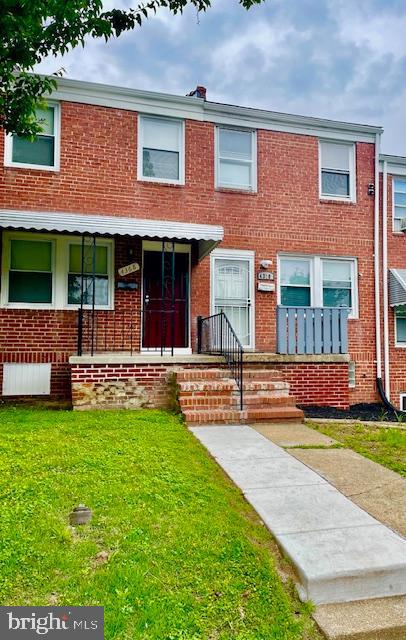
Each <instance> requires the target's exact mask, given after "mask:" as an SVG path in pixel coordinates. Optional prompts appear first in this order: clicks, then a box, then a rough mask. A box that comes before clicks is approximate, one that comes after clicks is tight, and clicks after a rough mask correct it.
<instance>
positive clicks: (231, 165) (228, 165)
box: [219, 160, 251, 189]
mask: <svg viewBox="0 0 406 640" xmlns="http://www.w3.org/2000/svg"><path fill="white" fill-rule="evenodd" d="M219 185H222V186H229V187H236V188H243V189H249V188H250V187H251V165H248V164H241V163H239V162H232V161H230V160H220V176H219Z"/></svg>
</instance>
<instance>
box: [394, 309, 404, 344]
mask: <svg viewBox="0 0 406 640" xmlns="http://www.w3.org/2000/svg"><path fill="white" fill-rule="evenodd" d="M395 342H396V346H398V347H406V306H400V307H397V308H396V309H395Z"/></svg>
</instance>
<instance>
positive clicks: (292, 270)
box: [280, 258, 310, 285]
mask: <svg viewBox="0 0 406 640" xmlns="http://www.w3.org/2000/svg"><path fill="white" fill-rule="evenodd" d="M280 278H281V282H282V283H283V284H302V285H309V284H310V262H309V260H295V259H294V258H292V259H286V258H284V259H283V260H281V275H280Z"/></svg>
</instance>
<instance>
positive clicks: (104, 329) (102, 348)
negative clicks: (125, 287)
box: [77, 308, 136, 356]
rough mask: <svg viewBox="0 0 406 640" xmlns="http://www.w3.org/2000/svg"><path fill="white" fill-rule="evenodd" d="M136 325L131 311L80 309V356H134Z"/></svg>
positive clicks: (78, 350)
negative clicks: (115, 353)
mask: <svg viewBox="0 0 406 640" xmlns="http://www.w3.org/2000/svg"><path fill="white" fill-rule="evenodd" d="M135 329H136V323H135V322H134V314H133V313H132V311H131V310H123V311H121V310H120V311H117V310H112V311H105V310H102V309H82V308H79V309H78V345H77V346H78V348H77V352H78V356H81V355H85V354H87V355H91V356H93V355H94V354H95V353H108V352H110V351H116V352H117V351H124V352H126V353H128V354H130V355H132V354H133V351H134V348H135V346H136V339H135V338H136V336H135Z"/></svg>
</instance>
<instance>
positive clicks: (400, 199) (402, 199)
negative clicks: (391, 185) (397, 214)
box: [395, 192, 406, 205]
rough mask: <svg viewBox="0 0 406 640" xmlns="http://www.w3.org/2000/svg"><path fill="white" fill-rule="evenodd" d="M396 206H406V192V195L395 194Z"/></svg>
mask: <svg viewBox="0 0 406 640" xmlns="http://www.w3.org/2000/svg"><path fill="white" fill-rule="evenodd" d="M395 204H396V205H399V204H403V205H406V192H405V193H401V192H397V193H395Z"/></svg>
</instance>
